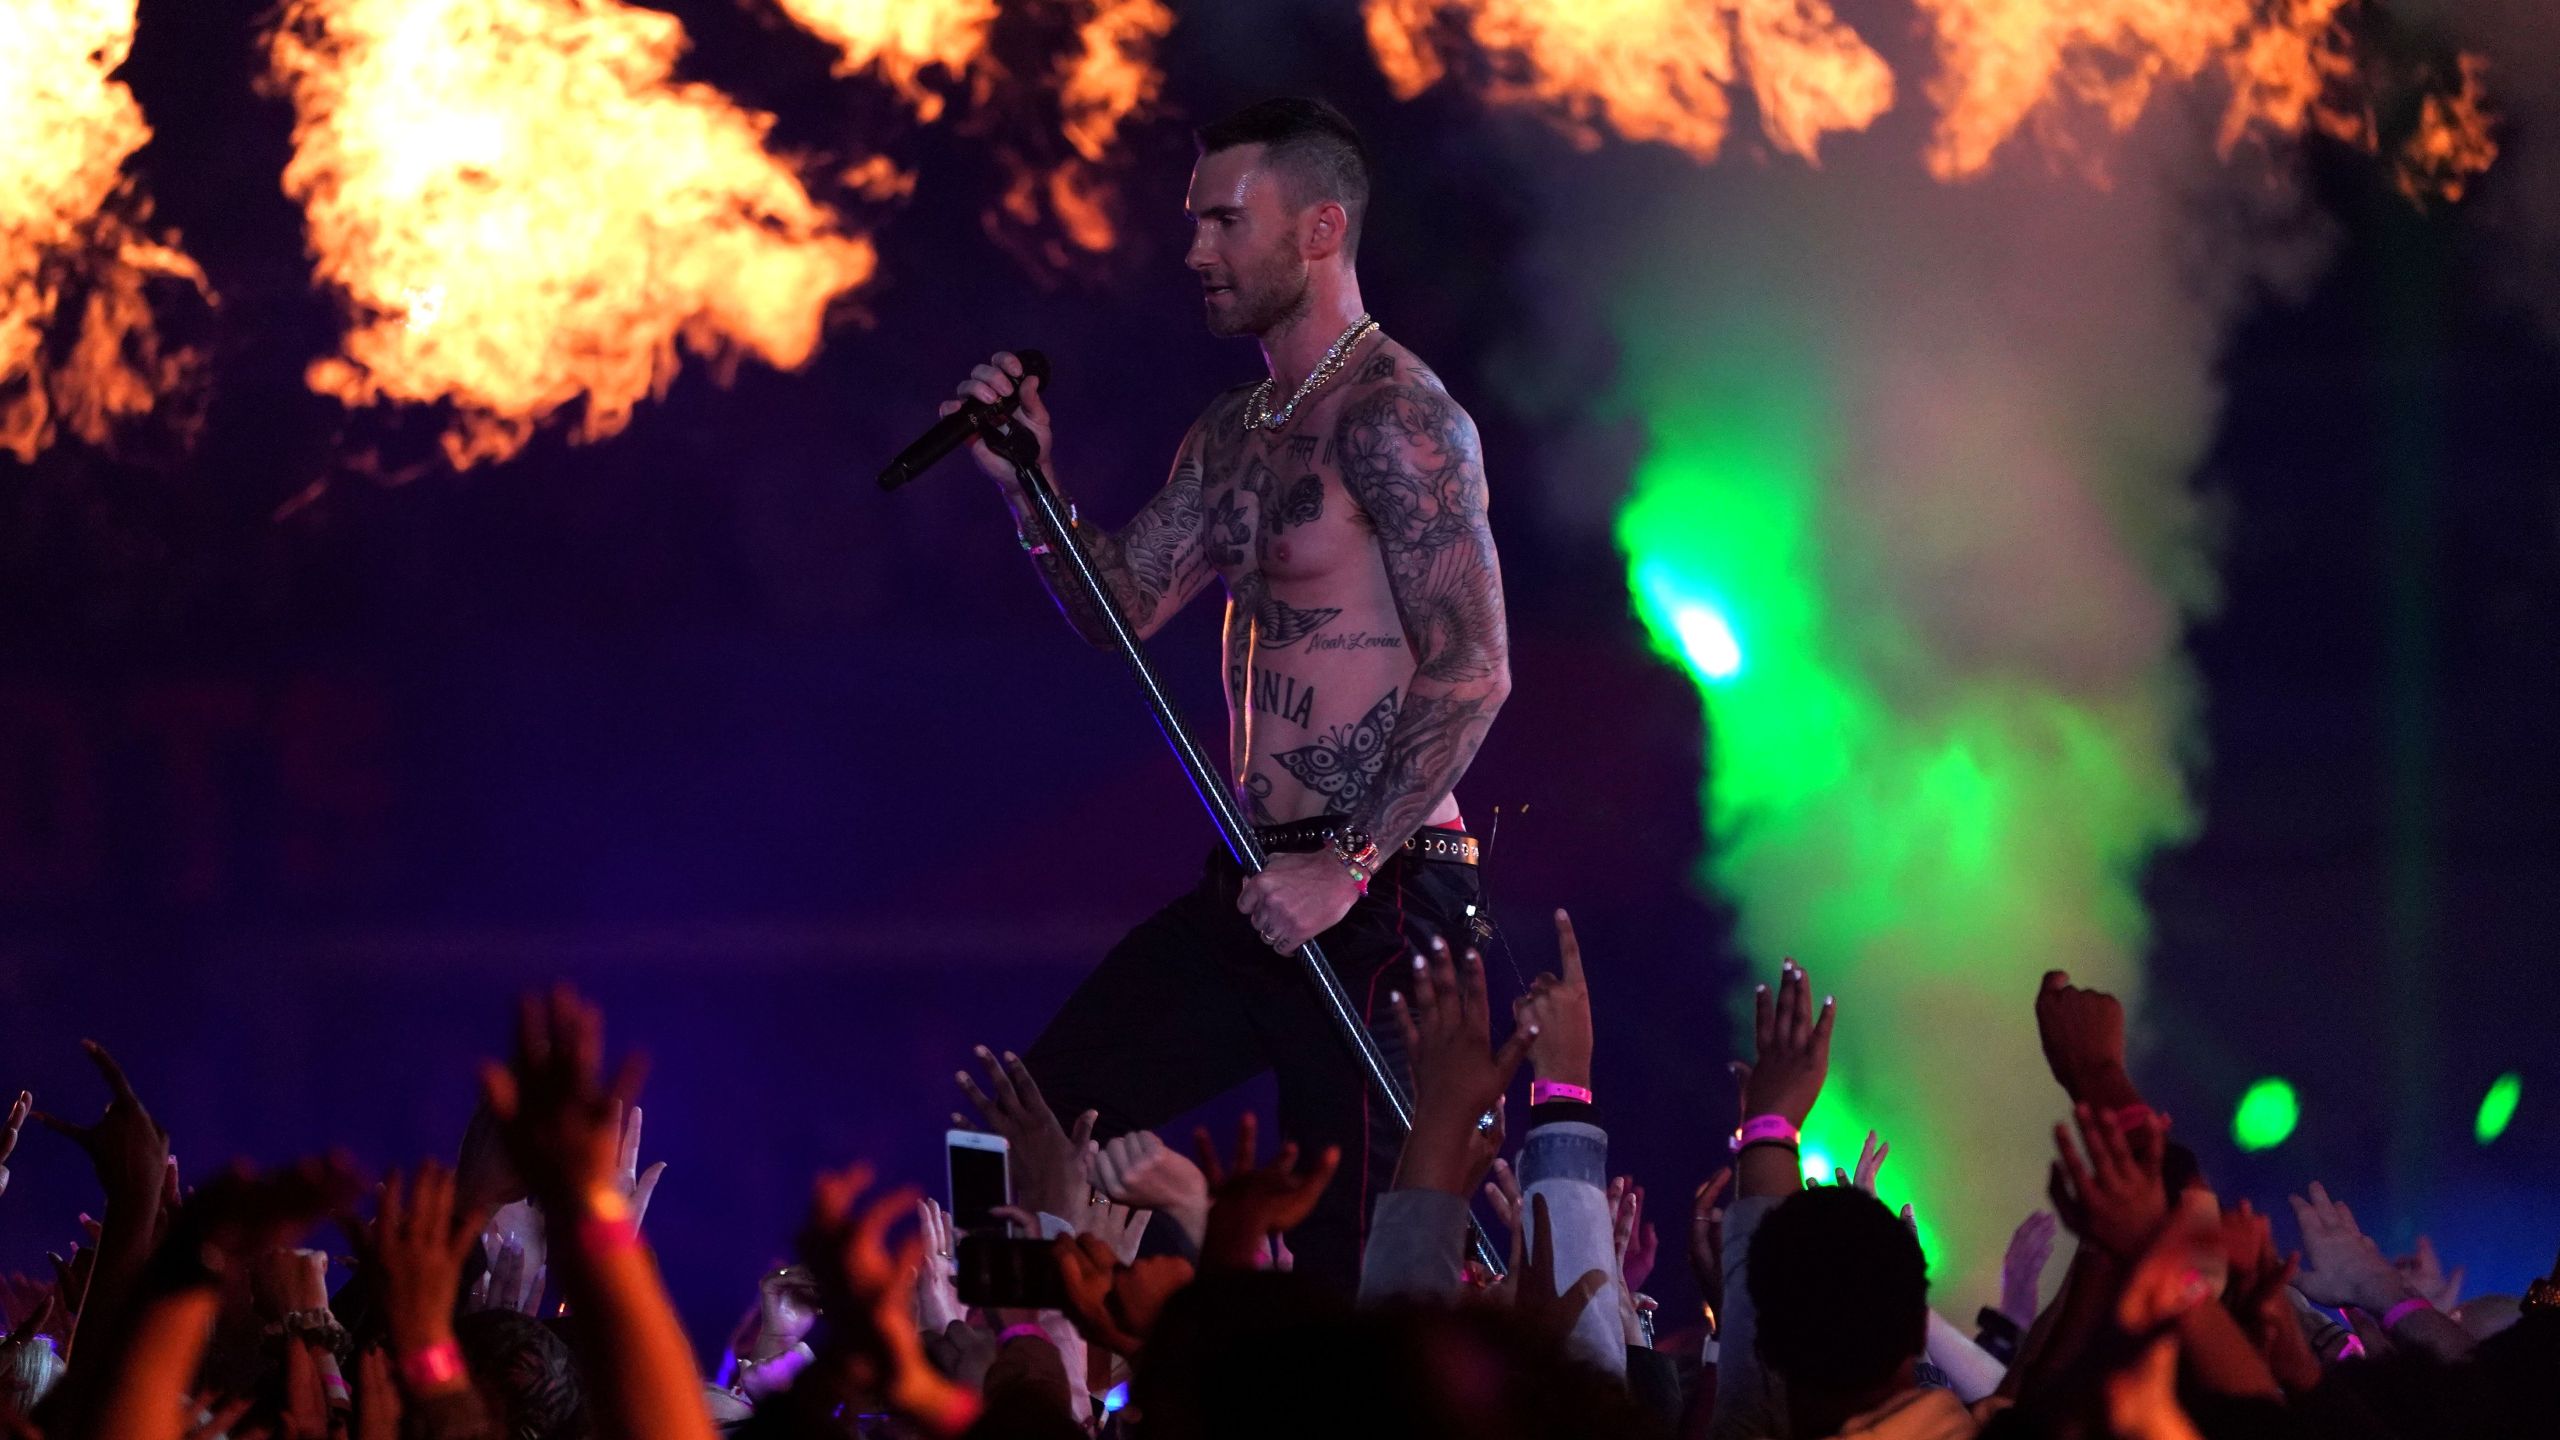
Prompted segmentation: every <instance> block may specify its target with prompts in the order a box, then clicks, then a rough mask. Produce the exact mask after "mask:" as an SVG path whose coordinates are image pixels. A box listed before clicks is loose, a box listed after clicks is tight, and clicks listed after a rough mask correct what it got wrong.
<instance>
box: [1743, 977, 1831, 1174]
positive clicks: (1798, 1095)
mask: <svg viewBox="0 0 2560 1440" xmlns="http://www.w3.org/2000/svg"><path fill="white" fill-rule="evenodd" d="M1837 1011H1838V1007H1837V1006H1836V1005H1834V1004H1833V1003H1832V1001H1831V999H1830V998H1829V997H1827V996H1826V997H1825V998H1824V999H1823V1001H1822V1003H1821V1004H1819V1005H1816V1004H1815V1003H1814V1000H1813V979H1812V977H1811V976H1809V975H1807V974H1806V973H1805V971H1804V967H1803V966H1800V965H1798V964H1796V962H1795V961H1793V960H1789V961H1787V962H1785V964H1784V965H1782V966H1781V967H1780V968H1779V972H1778V988H1777V991H1776V992H1775V993H1774V994H1773V993H1771V991H1770V989H1769V987H1768V986H1766V985H1763V986H1761V987H1760V988H1759V990H1758V992H1757V993H1756V994H1755V995H1754V997H1753V1001H1752V1018H1751V1030H1752V1040H1753V1055H1752V1060H1751V1063H1749V1064H1747V1065H1745V1064H1740V1063H1737V1064H1735V1066H1734V1067H1733V1070H1734V1076H1735V1078H1736V1079H1738V1080H1740V1081H1741V1082H1742V1110H1743V1114H1744V1115H1745V1116H1747V1117H1751V1118H1753V1119H1757V1118H1759V1117H1761V1116H1774V1117H1776V1118H1777V1119H1779V1120H1783V1121H1784V1122H1786V1124H1787V1125H1788V1126H1789V1127H1790V1128H1792V1129H1795V1130H1801V1129H1803V1128H1804V1122H1805V1117H1806V1116H1808V1115H1811V1114H1812V1113H1813V1105H1814V1102H1815V1101H1817V1100H1819V1099H1821V1098H1822V1083H1823V1081H1824V1080H1825V1079H1826V1078H1828V1077H1829V1076H1830V1074H1831V1027H1832V1023H1833V1022H1834V1020H1836V1019H1837V1018H1838V1016H1837ZM1737 1170H1738V1172H1739V1175H1740V1179H1741V1190H1740V1195H1741V1196H1742V1197H1745V1198H1747V1197H1753V1196H1767V1195H1788V1194H1793V1193H1794V1192H1795V1191H1797V1190H1798V1189H1801V1188H1802V1187H1803V1177H1802V1175H1801V1174H1800V1172H1799V1171H1798V1170H1797V1167H1796V1151H1795V1149H1794V1147H1793V1145H1792V1144H1790V1145H1787V1146H1783V1147H1782V1146H1773V1145H1750V1146H1746V1147H1745V1148H1744V1149H1743V1151H1742V1155H1741V1160H1740V1162H1739V1165H1738V1166H1737Z"/></svg>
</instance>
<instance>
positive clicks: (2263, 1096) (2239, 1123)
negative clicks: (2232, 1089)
mask: <svg viewBox="0 0 2560 1440" xmlns="http://www.w3.org/2000/svg"><path fill="white" fill-rule="evenodd" d="M2301 1119H2302V1102H2301V1101H2300V1100H2298V1099H2296V1098H2295V1096H2294V1093H2293V1086H2292V1085H2291V1084H2290V1083H2288V1082H2287V1081H2284V1080H2281V1079H2278V1078H2276V1077H2275V1076H2272V1075H2270V1076H2268V1077H2267V1078H2266V1079H2264V1080H2261V1081H2259V1082H2258V1083H2257V1084H2255V1085H2252V1086H2250V1087H2249V1093H2247V1094H2246V1095H2243V1096H2241V1097H2240V1109H2239V1110H2238V1111H2237V1112H2236V1113H2234V1114H2233V1115H2232V1117H2231V1138H2232V1140H2233V1141H2235V1142H2237V1143H2238V1145H2239V1146H2240V1148H2241V1149H2243V1150H2272V1149H2274V1148H2275V1147H2277V1146H2278V1145H2281V1144H2283V1143H2284V1142H2285V1141H2286V1140H2288V1139H2291V1138H2292V1136H2293V1127H2294V1126H2295V1125H2296V1124H2297V1123H2299V1122H2300V1121H2301Z"/></svg>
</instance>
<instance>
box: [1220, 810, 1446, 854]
mask: <svg viewBox="0 0 2560 1440" xmlns="http://www.w3.org/2000/svg"><path fill="white" fill-rule="evenodd" d="M1347 823H1348V822H1347V821H1345V820H1344V819H1343V818H1342V817H1341V816H1339V815H1318V816H1316V817H1315V818H1313V819H1310V820H1292V821H1290V822H1289V823H1288V824H1286V825H1258V826H1255V827H1254V831H1253V833H1254V837H1255V838H1256V839H1258V840H1260V841H1261V842H1262V848H1263V849H1264V851H1266V852H1268V853H1270V854H1273V855H1297V854H1303V853H1305V852H1307V851H1309V850H1322V849H1324V848H1325V847H1326V846H1328V845H1331V844H1332V843H1333V837H1334V834H1335V832H1337V831H1339V830H1340V829H1341V828H1342V827H1343V826H1344V825H1345V824H1347ZM1483 849H1484V847H1483V846H1482V845H1481V844H1479V843H1478V842H1477V840H1476V837H1474V836H1473V835H1470V834H1468V833H1467V832H1465V831H1464V830H1443V829H1440V828H1439V827H1437V826H1432V825H1425V826H1424V827H1422V828H1421V829H1419V830H1416V831H1415V832H1413V836H1412V838H1411V839H1408V840H1406V841H1405V842H1404V847H1403V849H1402V850H1400V851H1399V852H1398V853H1399V854H1401V855H1403V856H1404V857H1405V858H1407V859H1411V860H1437V861H1440V862H1442V863H1444V864H1450V865H1473V864H1476V863H1478V862H1479V861H1480V860H1481V859H1482V858H1483Z"/></svg>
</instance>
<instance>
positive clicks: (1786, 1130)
mask: <svg viewBox="0 0 2560 1440" xmlns="http://www.w3.org/2000/svg"><path fill="white" fill-rule="evenodd" d="M1803 1139H1804V1136H1803V1133H1802V1132H1801V1131H1799V1130H1797V1129H1796V1127H1795V1126H1794V1125H1792V1124H1790V1123H1788V1120H1787V1117H1786V1116H1784V1115H1754V1116H1752V1117H1751V1118H1750V1119H1748V1120H1745V1121H1743V1122H1742V1128H1741V1129H1739V1130H1736V1131H1734V1132H1733V1153H1735V1154H1736V1155H1739V1154H1741V1153H1742V1151H1743V1147H1745V1146H1748V1145H1758V1144H1762V1143H1768V1144H1773V1145H1789V1146H1792V1145H1797V1144H1800V1143H1802V1141H1803Z"/></svg>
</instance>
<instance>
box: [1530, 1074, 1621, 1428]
mask: <svg viewBox="0 0 2560 1440" xmlns="http://www.w3.org/2000/svg"><path fill="white" fill-rule="evenodd" d="M1608 1191H1609V1133H1608V1132H1607V1131H1605V1130H1603V1129H1601V1128H1600V1127H1599V1126H1597V1125H1589V1124H1584V1123H1582V1122H1580V1121H1571V1120H1568V1121H1560V1122H1557V1123H1554V1124H1548V1125H1541V1126H1539V1127H1537V1128H1536V1129H1534V1130H1531V1131H1530V1132H1529V1139H1528V1141H1527V1143H1526V1144H1524V1145H1522V1146H1521V1147H1520V1195H1521V1200H1522V1203H1523V1204H1525V1205H1528V1206H1531V1207H1533V1208H1532V1209H1531V1210H1530V1213H1529V1214H1527V1215H1523V1216H1522V1217H1521V1223H1522V1224H1524V1225H1530V1226H1532V1227H1534V1225H1535V1215H1536V1211H1535V1209H1534V1206H1535V1204H1536V1202H1537V1199H1538V1197H1540V1196H1544V1197H1546V1202H1547V1218H1548V1220H1549V1221H1551V1222H1552V1223H1553V1224H1554V1226H1555V1253H1556V1286H1557V1289H1558V1291H1559V1292H1561V1291H1562V1290H1564V1289H1566V1288H1568V1287H1570V1286H1571V1285H1572V1284H1573V1283H1574V1282H1575V1281H1577V1280H1579V1279H1581V1278H1582V1277H1583V1276H1584V1275H1586V1274H1588V1273H1590V1272H1591V1271H1594V1270H1597V1271H1599V1272H1600V1273H1601V1274H1602V1275H1605V1276H1607V1277H1608V1283H1606V1284H1604V1285H1602V1286H1601V1287H1600V1293H1598V1294H1597V1295H1594V1296H1592V1297H1591V1303H1590V1304H1589V1305H1588V1306H1585V1307H1584V1308H1583V1311H1582V1314H1581V1316H1580V1318H1578V1319H1576V1320H1575V1321H1574V1322H1573V1332H1572V1333H1571V1334H1570V1335H1568V1336H1566V1337H1565V1349H1566V1351H1567V1352H1568V1353H1569V1354H1571V1355H1572V1356H1573V1358H1575V1359H1577V1360H1579V1361H1581V1362H1583V1363H1584V1364H1586V1365H1590V1366H1593V1367H1595V1368H1597V1369H1600V1370H1605V1371H1607V1372H1608V1373H1609V1374H1612V1375H1615V1376H1618V1377H1619V1378H1621V1379H1623V1378H1625V1376H1626V1373H1627V1332H1626V1327H1625V1325H1624V1323H1623V1322H1622V1321H1620V1319H1619V1318H1618V1311H1619V1307H1620V1305H1621V1303H1622V1302H1623V1297H1624V1294H1625V1291H1626V1279H1625V1277H1624V1276H1622V1275H1620V1274H1619V1273H1618V1251H1617V1245H1616V1243H1615V1241H1614V1240H1613V1238H1612V1236H1611V1234H1610V1229H1611V1227H1610V1222H1609V1194H1608ZM1531 1243H1532V1244H1534V1243H1536V1237H1535V1231H1534V1228H1533V1229H1532V1233H1531Z"/></svg>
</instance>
